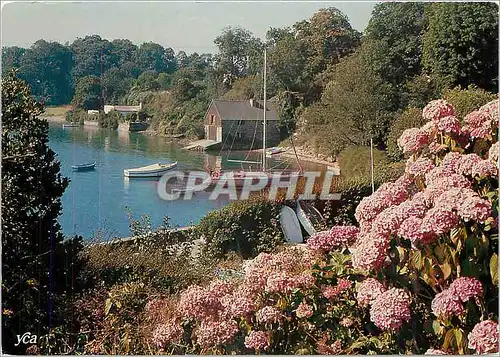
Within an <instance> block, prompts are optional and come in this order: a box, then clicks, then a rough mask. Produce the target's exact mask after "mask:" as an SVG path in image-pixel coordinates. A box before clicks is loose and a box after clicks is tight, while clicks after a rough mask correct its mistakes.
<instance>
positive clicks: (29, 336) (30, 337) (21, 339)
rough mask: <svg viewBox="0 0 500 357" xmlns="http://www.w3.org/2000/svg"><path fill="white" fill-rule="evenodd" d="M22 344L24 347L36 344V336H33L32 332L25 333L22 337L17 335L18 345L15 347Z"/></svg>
mask: <svg viewBox="0 0 500 357" xmlns="http://www.w3.org/2000/svg"><path fill="white" fill-rule="evenodd" d="M21 342H22V343H23V344H24V345H26V344H28V343H33V344H36V335H32V334H31V332H25V333H24V334H23V335H22V336H21V335H17V343H16V344H15V345H14V346H16V347H17V346H19V345H20V344H21Z"/></svg>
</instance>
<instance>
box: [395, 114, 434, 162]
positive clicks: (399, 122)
mask: <svg viewBox="0 0 500 357" xmlns="http://www.w3.org/2000/svg"><path fill="white" fill-rule="evenodd" d="M424 123H425V120H424V119H423V118H422V110H421V109H417V108H409V109H406V110H405V111H404V112H402V113H401V114H398V115H397V116H396V118H395V120H394V121H393V122H392V124H391V126H390V128H389V135H388V137H387V155H389V157H390V158H391V159H392V160H394V161H399V160H401V159H403V152H402V151H401V149H400V148H399V146H398V143H397V140H398V138H399V137H400V136H401V134H403V131H405V130H406V129H410V128H414V127H419V126H421V125H423V124H424Z"/></svg>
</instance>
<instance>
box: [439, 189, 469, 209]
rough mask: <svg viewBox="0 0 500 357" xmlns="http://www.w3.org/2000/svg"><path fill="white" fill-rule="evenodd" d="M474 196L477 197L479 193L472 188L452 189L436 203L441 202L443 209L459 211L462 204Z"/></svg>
mask: <svg viewBox="0 0 500 357" xmlns="http://www.w3.org/2000/svg"><path fill="white" fill-rule="evenodd" d="M473 196H477V193H476V192H475V191H474V190H472V189H470V188H450V189H449V190H446V191H444V192H443V193H442V194H441V195H440V196H439V197H438V198H437V200H436V201H437V202H439V206H440V207H441V208H444V209H448V210H455V211H458V210H459V208H460V206H461V205H462V202H464V201H465V200H467V199H468V198H469V197H473Z"/></svg>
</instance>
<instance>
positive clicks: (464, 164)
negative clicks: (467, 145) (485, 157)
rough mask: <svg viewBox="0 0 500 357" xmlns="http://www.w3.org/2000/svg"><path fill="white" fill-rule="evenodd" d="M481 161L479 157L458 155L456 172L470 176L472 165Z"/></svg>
mask: <svg viewBox="0 0 500 357" xmlns="http://www.w3.org/2000/svg"><path fill="white" fill-rule="evenodd" d="M481 161H482V159H481V157H480V156H478V155H476V154H467V155H460V159H459V161H458V165H457V166H458V167H457V168H456V172H457V173H459V174H462V175H469V176H470V175H472V168H473V167H474V165H475V164H477V163H478V162H481Z"/></svg>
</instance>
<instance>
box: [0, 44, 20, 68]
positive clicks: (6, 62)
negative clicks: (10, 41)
mask: <svg viewBox="0 0 500 357" xmlns="http://www.w3.org/2000/svg"><path fill="white" fill-rule="evenodd" d="M25 52H26V49H25V48H21V47H17V46H11V47H2V72H3V73H7V72H9V71H10V70H11V69H12V68H19V66H20V63H21V57H22V56H23V55H24V53H25Z"/></svg>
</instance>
